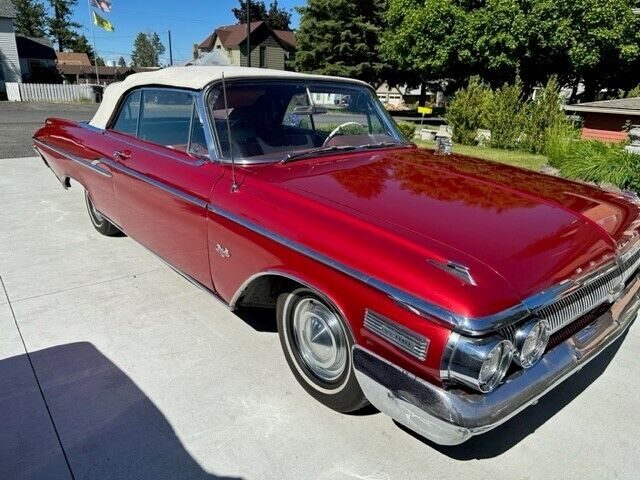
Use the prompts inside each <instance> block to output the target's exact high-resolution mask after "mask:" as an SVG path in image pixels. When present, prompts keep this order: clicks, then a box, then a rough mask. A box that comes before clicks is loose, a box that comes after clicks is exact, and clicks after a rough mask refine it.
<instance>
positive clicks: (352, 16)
mask: <svg viewBox="0 0 640 480" xmlns="http://www.w3.org/2000/svg"><path fill="white" fill-rule="evenodd" d="M386 3H387V2H386V0H309V1H308V2H307V6H306V7H300V8H298V11H299V12H300V14H301V19H300V30H299V31H298V32H297V34H296V38H297V40H298V51H297V52H296V56H295V61H294V65H295V67H296V69H297V70H299V71H303V72H313V73H320V74H323V75H339V76H343V77H351V78H358V79H360V80H364V81H365V82H368V83H371V84H373V85H375V86H378V85H380V84H381V83H382V81H383V80H384V79H385V77H386V76H388V72H389V69H390V67H389V65H388V64H387V63H384V62H383V61H382V59H381V56H380V53H379V51H378V50H379V39H380V36H381V33H382V30H383V27H384V13H385V11H386Z"/></svg>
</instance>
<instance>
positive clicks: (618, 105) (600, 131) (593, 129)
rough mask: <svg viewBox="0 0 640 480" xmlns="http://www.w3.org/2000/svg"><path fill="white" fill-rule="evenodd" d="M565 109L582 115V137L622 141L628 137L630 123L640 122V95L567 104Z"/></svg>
mask: <svg viewBox="0 0 640 480" xmlns="http://www.w3.org/2000/svg"><path fill="white" fill-rule="evenodd" d="M564 109H565V111H567V112H571V113H575V114H577V115H579V116H580V117H582V119H583V126H582V138H593V139H597V140H603V141H605V142H621V141H623V140H626V139H627V138H628V137H627V133H626V131H625V130H626V129H627V127H628V126H629V125H636V124H640V97H634V98H621V99H617V100H603V101H599V102H587V103H578V104H575V105H565V106H564Z"/></svg>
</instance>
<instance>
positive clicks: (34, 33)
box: [12, 0, 47, 38]
mask: <svg viewBox="0 0 640 480" xmlns="http://www.w3.org/2000/svg"><path fill="white" fill-rule="evenodd" d="M12 1H13V5H14V6H15V8H16V18H15V20H14V21H13V25H14V27H15V29H16V33H18V34H20V35H24V36H25V37H35V38H44V37H46V35H47V32H46V28H47V15H46V14H45V10H44V5H43V4H42V3H39V2H37V1H35V0H12Z"/></svg>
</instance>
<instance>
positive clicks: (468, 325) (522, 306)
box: [207, 204, 619, 336]
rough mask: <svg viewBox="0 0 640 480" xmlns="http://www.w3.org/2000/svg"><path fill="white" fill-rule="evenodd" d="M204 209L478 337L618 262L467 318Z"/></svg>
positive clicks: (600, 274) (559, 296)
mask: <svg viewBox="0 0 640 480" xmlns="http://www.w3.org/2000/svg"><path fill="white" fill-rule="evenodd" d="M207 209H208V210H209V211H211V212H212V213H214V214H216V215H219V216H221V217H223V218H226V219H227V220H229V221H232V222H234V223H236V224H238V225H241V226H243V227H245V228H247V229H248V230H251V231H253V232H255V233H257V234H259V235H262V236H263V237H266V238H268V239H270V240H273V241H274V242H276V243H279V244H280V245H283V246H285V247H287V248H290V249H292V250H294V251H296V252H298V253H300V254H302V255H304V256H306V257H309V258H311V259H313V260H316V261H317V262H319V263H322V264H323V265H326V266H328V267H330V268H333V269H334V270H337V271H339V272H341V273H344V274H345V275H348V276H350V277H352V278H355V279H356V280H359V281H361V282H363V283H365V284H367V285H369V286H371V287H372V288H375V289H377V290H379V291H381V292H383V293H385V294H386V295H388V296H389V297H390V298H391V299H393V300H394V301H395V302H396V303H397V304H398V305H400V306H402V307H403V308H406V309H407V310H409V311H411V312H413V313H415V314H417V315H420V316H423V317H426V318H428V319H429V320H430V321H433V322H436V323H438V324H440V325H443V326H445V327H447V328H450V329H453V330H454V331H456V332H458V333H461V334H465V335H469V336H482V335H487V334H490V333H494V332H496V331H497V330H500V329H502V328H505V327H507V326H509V325H512V324H514V323H517V322H518V321H520V320H523V319H524V318H526V317H527V316H529V315H531V314H532V313H533V311H534V310H536V309H539V308H541V307H542V306H544V305H548V304H550V303H553V302H555V301H559V300H561V299H562V298H564V297H565V296H567V295H569V294H570V293H572V292H575V291H576V290H577V289H579V288H581V287H582V286H583V285H585V284H588V283H591V282H594V281H596V280H597V279H599V278H601V277H603V276H605V275H607V274H608V273H610V272H612V271H614V270H615V269H616V268H619V264H618V261H617V260H616V261H613V262H611V263H609V264H607V265H606V266H605V267H604V268H602V269H599V270H597V271H595V272H590V273H589V274H588V275H586V276H584V277H582V278H580V279H577V280H567V281H565V282H561V283H559V284H558V285H555V286H553V287H551V288H549V289H547V290H545V291H543V292H540V293H538V294H535V295H532V296H531V297H529V298H528V299H526V300H525V301H524V302H522V303H518V304H516V305H514V306H512V307H510V308H508V309H506V310H503V311H501V312H498V313H496V314H493V315H487V316H484V317H468V316H465V315H460V314H457V313H455V312H452V311H450V310H448V309H445V308H443V307H440V306H439V305H436V304H434V303H431V302H429V301H427V300H424V299H422V298H419V297H417V296H415V295H413V294H411V293H408V292H405V291H404V290H401V289H399V288H397V287H394V286H393V285H390V284H388V283H386V282H384V281H382V280H379V279H377V278H375V277H372V276H370V275H367V274H365V273H363V272H360V271H359V270H356V269H354V268H351V267H349V266H348V265H345V264H343V263H341V262H338V261H336V260H334V259H332V258H330V257H328V256H327V255H324V254H322V253H320V252H317V251H315V250H313V249H311V248H309V247H306V246H305V245H302V244H300V243H299V242H296V241H293V240H290V239H288V238H285V237H283V236H282V235H279V234H277V233H275V232H272V231H270V230H268V229H266V228H264V227H262V226H261V225H258V224H256V223H254V222H252V221H250V220H247V219H245V218H242V217H239V216H238V215H235V214H233V213H231V212H229V211H227V210H224V209H222V208H219V207H217V206H215V205H212V204H209V205H208V206H207Z"/></svg>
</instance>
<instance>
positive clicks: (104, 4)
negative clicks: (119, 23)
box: [91, 0, 111, 13]
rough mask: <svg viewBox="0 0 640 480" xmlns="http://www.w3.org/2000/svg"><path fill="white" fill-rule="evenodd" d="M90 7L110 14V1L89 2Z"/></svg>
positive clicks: (95, 0)
mask: <svg viewBox="0 0 640 480" xmlns="http://www.w3.org/2000/svg"><path fill="white" fill-rule="evenodd" d="M91 5H93V6H94V7H96V8H99V9H100V10H102V11H103V12H104V13H111V0H91Z"/></svg>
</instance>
